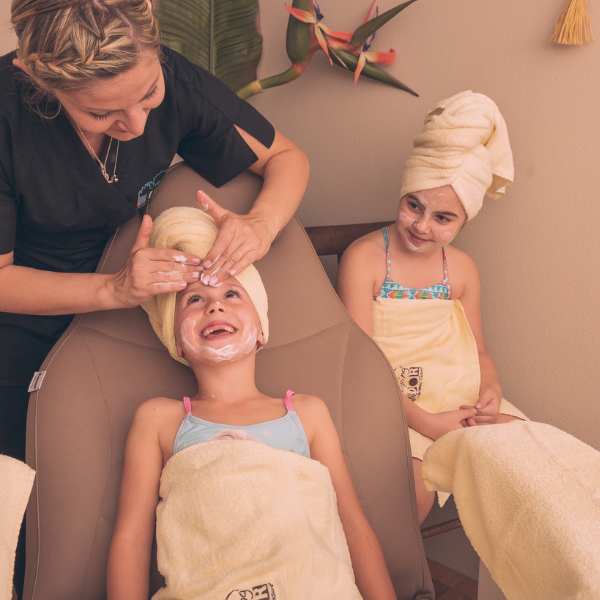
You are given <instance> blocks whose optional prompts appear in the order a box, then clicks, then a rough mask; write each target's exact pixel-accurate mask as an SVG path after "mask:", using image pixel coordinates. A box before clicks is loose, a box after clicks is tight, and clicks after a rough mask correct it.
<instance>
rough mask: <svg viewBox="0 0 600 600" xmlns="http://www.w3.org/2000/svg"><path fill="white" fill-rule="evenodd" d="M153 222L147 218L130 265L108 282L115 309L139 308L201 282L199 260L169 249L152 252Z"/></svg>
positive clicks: (138, 235) (136, 240)
mask: <svg viewBox="0 0 600 600" xmlns="http://www.w3.org/2000/svg"><path fill="white" fill-rule="evenodd" d="M151 233H152V218H151V217H150V215H144V218H143V219H142V223H141V225H140V228H139V230H138V233H137V237H136V239H135V242H134V244H133V246H132V248H131V251H130V253H129V259H128V260H127V264H126V265H125V266H124V267H123V268H122V269H121V270H120V271H119V272H118V273H116V274H115V275H114V277H112V278H111V279H110V280H109V285H110V293H111V295H112V297H113V301H114V305H115V306H116V307H120V308H131V307H134V306H139V305H140V304H141V303H142V302H144V301H146V300H148V299H149V298H151V297H152V296H155V295H156V294H164V293H167V292H179V291H181V290H184V289H185V288H186V287H187V285H188V283H192V282H194V281H198V279H200V262H201V261H200V259H199V258H198V257H196V256H192V255H190V254H186V253H184V252H180V251H178V250H171V249H168V248H164V249H163V248H150V247H149V242H150V234H151Z"/></svg>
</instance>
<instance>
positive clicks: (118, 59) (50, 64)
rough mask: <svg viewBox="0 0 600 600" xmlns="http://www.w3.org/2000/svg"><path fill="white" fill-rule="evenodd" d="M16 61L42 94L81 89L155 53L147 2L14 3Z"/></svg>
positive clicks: (51, 0)
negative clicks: (149, 51)
mask: <svg viewBox="0 0 600 600" xmlns="http://www.w3.org/2000/svg"><path fill="white" fill-rule="evenodd" d="M11 21H12V24H13V27H14V29H15V32H16V34H17V39H18V48H17V56H18V58H19V59H20V60H21V61H22V62H23V64H24V65H25V66H26V67H27V69H28V71H29V72H30V74H31V75H32V77H33V79H34V83H35V84H36V85H37V86H40V87H42V88H44V89H43V91H44V92H51V91H52V90H61V91H62V90H73V89H81V88H83V87H85V86H86V85H88V84H89V83H91V82H92V81H94V80H96V79H105V78H109V77H114V76H115V75H118V74H120V73H123V72H124V71H127V70H128V69H130V68H131V67H133V66H134V65H135V64H136V63H137V61H138V59H139V56H140V53H141V52H142V51H143V50H144V49H148V48H149V49H156V50H157V51H158V50H159V34H158V24H157V22H156V19H155V17H154V14H153V11H152V3H151V1H150V0H13V2H12V7H11Z"/></svg>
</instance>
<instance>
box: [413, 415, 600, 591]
mask: <svg viewBox="0 0 600 600" xmlns="http://www.w3.org/2000/svg"><path fill="white" fill-rule="evenodd" d="M423 477H424V479H425V483H426V485H428V487H429V488H430V489H437V490H443V491H446V492H451V493H452V494H454V499H455V502H456V506H457V509H458V513H459V516H460V520H461V522H462V524H463V527H464V530H465V533H466V534H467V537H468V538H469V540H470V541H471V543H472V544H473V547H474V548H475V550H476V551H477V554H478V555H479V556H480V558H481V560H482V561H483V562H484V563H485V565H486V566H487V567H488V569H489V571H490V573H491V575H492V577H493V578H494V580H495V581H496V583H497V584H498V585H499V587H500V588H501V589H502V591H503V592H504V594H505V595H506V597H507V598H508V599H509V600H513V599H514V600H523V599H525V598H531V599H538V598H539V599H543V600H594V599H599V598H600V560H599V558H598V557H599V554H598V552H599V549H600V452H598V451H597V450H595V449H594V448H592V447H591V446H588V445H587V444H584V443H583V442H581V441H580V440H578V439H577V438H575V437H573V436H572V435H569V434H568V433H565V432H564V431H561V430H560V429H557V428H556V427H553V426H551V425H546V424H543V423H534V422H530V421H528V422H524V421H518V422H517V421H515V422H512V423H509V424H503V425H488V426H480V427H472V428H467V429H463V430H460V431H453V432H450V433H448V434H446V435H445V436H443V437H441V438H440V439H439V440H438V441H437V442H435V443H434V444H433V445H432V446H431V447H430V448H429V450H428V451H427V453H426V455H425V459H424V461H423Z"/></svg>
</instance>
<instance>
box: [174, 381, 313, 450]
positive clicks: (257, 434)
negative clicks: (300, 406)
mask: <svg viewBox="0 0 600 600" xmlns="http://www.w3.org/2000/svg"><path fill="white" fill-rule="evenodd" d="M293 395H294V392H293V391H292V390H288V391H287V392H286V394H285V396H284V398H283V405H284V406H285V409H286V414H285V415H283V417H279V418H277V419H270V420H268V421H262V422H260V423H252V424H251V425H231V424H227V423H214V422H212V421H207V420H206V419H202V418H200V417H196V416H194V415H193V414H192V402H191V400H190V398H189V397H188V396H184V398H183V407H184V410H185V417H184V418H183V420H182V421H181V425H180V426H179V429H178V431H177V435H176V436H175V440H174V442H173V454H176V453H177V452H180V451H181V450H184V449H185V448H188V447H190V446H193V445H194V444H201V443H202V442H208V441H210V440H215V439H252V440H255V441H258V442H263V443H265V444H267V445H268V446H271V447H273V448H278V449H280V450H289V451H290V452H295V453H297V454H301V455H303V456H306V457H308V458H310V448H309V444H308V439H307V437H306V432H305V431H304V427H303V425H302V421H301V420H300V417H299V416H298V413H297V412H296V410H295V408H294V402H293V400H292V397H293Z"/></svg>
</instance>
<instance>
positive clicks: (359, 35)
mask: <svg viewBox="0 0 600 600" xmlns="http://www.w3.org/2000/svg"><path fill="white" fill-rule="evenodd" d="M416 1H417V0H408V2H403V3H402V4H399V5H398V6H394V7H393V8H390V9H389V10H386V11H385V12H384V13H381V14H380V15H379V16H377V17H373V18H372V19H370V20H369V21H367V22H366V23H365V24H364V25H361V26H360V27H359V28H358V29H357V30H356V31H355V32H354V34H353V35H352V40H351V41H350V43H351V44H352V45H353V46H362V45H363V44H364V43H365V41H366V39H367V38H368V37H369V36H370V35H371V34H372V33H375V32H376V31H377V30H378V29H379V28H380V27H383V26H384V25H385V24H386V23H387V22H388V21H389V20H390V19H393V18H394V17H395V16H396V15H397V14H398V13H399V12H402V11H403V10H404V9H405V8H406V7H408V6H410V5H411V4H412V3H413V2H416Z"/></svg>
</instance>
